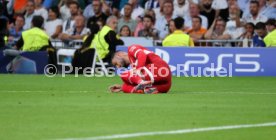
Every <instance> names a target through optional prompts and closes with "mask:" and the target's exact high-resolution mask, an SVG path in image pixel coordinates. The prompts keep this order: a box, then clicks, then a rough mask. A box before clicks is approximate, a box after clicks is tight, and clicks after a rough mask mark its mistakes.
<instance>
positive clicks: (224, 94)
mask: <svg viewBox="0 0 276 140" xmlns="http://www.w3.org/2000/svg"><path fill="white" fill-rule="evenodd" d="M0 82H1V83H0V140H40V139H41V140H55V139H65V138H87V137H97V136H110V135H113V134H129V133H137V132H155V131H170V130H178V129H190V128H205V127H213V126H226V125H240V124H259V123H266V122H276V78H272V77H234V78H185V77H181V78H176V77H174V78H173V86H172V89H171V91H170V93H168V94H160V95H137V94H123V93H119V94H111V93H109V92H108V90H107V87H108V86H109V85H111V84H114V83H121V81H120V79H119V77H113V78H105V77H104V78H96V77H92V78H87V77H78V78H75V77H74V76H66V77H61V76H57V77H54V78H48V77H45V76H44V75H0ZM136 139H137V140H148V139H150V140H183V139H186V140H275V139H276V126H270V127H258V128H242V129H233V130H218V131H208V132H197V133H188V134H174V135H155V136H141V137H133V138H126V140H136Z"/></svg>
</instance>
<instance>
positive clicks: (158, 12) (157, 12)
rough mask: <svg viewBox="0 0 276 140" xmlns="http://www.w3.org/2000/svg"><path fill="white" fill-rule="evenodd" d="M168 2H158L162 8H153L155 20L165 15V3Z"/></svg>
mask: <svg viewBox="0 0 276 140" xmlns="http://www.w3.org/2000/svg"><path fill="white" fill-rule="evenodd" d="M166 1H167V0H158V3H159V6H160V7H156V8H153V11H154V13H155V18H156V19H159V18H161V17H162V15H164V13H163V9H164V3H165V2H166Z"/></svg>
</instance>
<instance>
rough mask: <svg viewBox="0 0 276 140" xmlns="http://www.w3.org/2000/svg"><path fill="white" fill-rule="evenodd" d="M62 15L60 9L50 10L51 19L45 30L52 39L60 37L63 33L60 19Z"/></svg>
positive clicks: (53, 8)
mask: <svg viewBox="0 0 276 140" xmlns="http://www.w3.org/2000/svg"><path fill="white" fill-rule="evenodd" d="M59 17H60V13H59V9H58V7H51V8H50V9H49V18H48V20H47V22H46V23H45V26H44V27H45V30H46V33H47V34H48V36H49V37H50V38H52V39H55V38H57V37H58V35H59V34H60V33H61V32H62V20H61V19H59Z"/></svg>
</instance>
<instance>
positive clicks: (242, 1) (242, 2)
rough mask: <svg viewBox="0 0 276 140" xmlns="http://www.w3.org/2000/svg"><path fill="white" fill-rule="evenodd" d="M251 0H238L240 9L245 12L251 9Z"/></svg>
mask: <svg viewBox="0 0 276 140" xmlns="http://www.w3.org/2000/svg"><path fill="white" fill-rule="evenodd" d="M249 2H250V0H237V3H238V5H239V8H240V10H241V11H242V12H243V13H245V11H247V10H248V9H249V6H248V5H249Z"/></svg>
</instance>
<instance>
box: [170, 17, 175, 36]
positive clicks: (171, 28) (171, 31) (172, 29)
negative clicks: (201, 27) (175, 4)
mask: <svg viewBox="0 0 276 140" xmlns="http://www.w3.org/2000/svg"><path fill="white" fill-rule="evenodd" d="M175 30H176V27H175V23H174V20H173V19H171V20H170V21H169V34H172V33H173V32H174V31H175Z"/></svg>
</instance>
